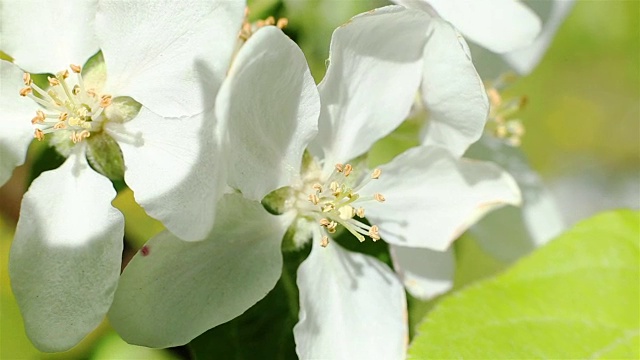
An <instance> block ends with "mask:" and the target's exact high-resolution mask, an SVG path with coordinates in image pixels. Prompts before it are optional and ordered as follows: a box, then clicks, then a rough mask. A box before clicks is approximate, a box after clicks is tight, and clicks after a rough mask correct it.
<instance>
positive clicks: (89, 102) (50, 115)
mask: <svg viewBox="0 0 640 360" xmlns="http://www.w3.org/2000/svg"><path fill="white" fill-rule="evenodd" d="M69 68H70V69H71V72H73V73H74V74H75V81H74V83H73V84H71V83H70V82H71V79H69V77H70V75H71V72H70V71H69V70H63V71H60V72H58V73H57V74H56V75H55V76H49V77H47V80H48V83H49V88H48V89H47V90H46V91H45V90H43V89H42V88H40V87H39V86H38V85H36V84H35V83H34V82H33V80H32V79H31V74H29V73H24V75H23V77H22V80H23V82H24V84H25V86H26V87H24V88H22V89H20V96H24V97H29V98H30V99H32V100H33V101H34V102H36V103H37V104H38V105H39V106H40V109H38V110H36V116H35V117H34V118H32V119H31V124H33V126H34V127H35V131H34V137H35V138H36V139H38V140H39V141H42V140H44V139H45V135H47V134H50V133H53V132H61V131H62V132H66V133H67V136H68V139H69V140H71V141H72V142H73V143H79V142H81V141H83V140H84V139H86V138H88V137H89V136H91V132H92V131H96V130H98V129H99V128H100V126H101V124H102V121H103V120H104V115H103V111H104V109H105V108H107V107H109V106H110V105H111V103H112V96H111V95H108V94H100V95H99V94H98V91H97V90H96V89H93V88H85V84H84V81H83V78H82V74H81V71H82V68H81V67H80V66H79V65H73V64H71V65H70V66H69Z"/></svg>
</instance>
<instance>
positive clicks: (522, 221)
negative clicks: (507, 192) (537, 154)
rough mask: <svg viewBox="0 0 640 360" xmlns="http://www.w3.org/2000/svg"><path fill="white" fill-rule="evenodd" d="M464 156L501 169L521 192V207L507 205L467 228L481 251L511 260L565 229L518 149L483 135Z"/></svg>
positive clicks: (533, 172)
mask: <svg viewBox="0 0 640 360" xmlns="http://www.w3.org/2000/svg"><path fill="white" fill-rule="evenodd" d="M467 155H468V156H469V157H472V158H476V159H481V160H489V161H492V162H494V163H496V164H498V165H500V166H502V167H503V168H505V169H506V170H507V171H508V172H509V173H511V174H513V177H514V179H515V180H516V182H517V183H518V186H519V187H520V189H521V191H522V197H523V199H522V207H519V208H516V207H513V206H507V207H505V208H502V209H499V210H497V211H494V212H492V213H490V214H488V215H487V216H486V217H485V218H484V219H482V220H481V221H480V222H478V223H477V224H476V225H474V226H473V227H472V228H471V231H472V232H473V234H474V236H475V237H476V238H477V239H478V242H479V243H480V245H481V246H482V247H483V248H484V249H485V250H487V251H489V252H490V253H491V254H492V255H494V256H496V257H497V258H499V259H503V260H505V261H514V260H516V259H518V258H520V257H522V256H524V255H526V254H528V253H529V252H531V251H532V250H533V249H535V248H536V247H538V246H540V245H543V244H545V243H546V242H547V241H549V240H551V239H552V238H554V237H556V236H557V235H558V234H560V233H561V232H562V231H563V230H564V229H565V227H566V224H565V222H564V220H563V218H562V216H561V214H560V210H559V209H558V207H557V204H556V202H555V199H553V197H552V196H551V193H550V192H549V190H548V189H547V188H546V186H545V185H544V183H543V181H542V179H541V178H540V176H539V175H538V174H537V173H536V172H535V171H534V170H533V169H532V168H531V167H530V165H529V163H528V161H527V159H526V157H525V154H524V153H523V152H522V150H520V149H518V148H514V147H512V146H509V145H507V144H505V143H504V142H503V141H501V140H499V139H495V138H493V137H490V136H484V137H483V138H482V139H481V140H480V141H478V142H477V143H475V144H474V145H473V146H472V147H471V148H470V149H469V152H468V153H467Z"/></svg>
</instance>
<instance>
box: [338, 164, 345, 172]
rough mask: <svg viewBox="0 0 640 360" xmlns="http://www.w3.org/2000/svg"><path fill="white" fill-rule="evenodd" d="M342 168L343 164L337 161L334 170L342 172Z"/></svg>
mask: <svg viewBox="0 0 640 360" xmlns="http://www.w3.org/2000/svg"><path fill="white" fill-rule="evenodd" d="M343 169H344V165H342V164H340V163H337V164H336V171H337V172H342V170H343Z"/></svg>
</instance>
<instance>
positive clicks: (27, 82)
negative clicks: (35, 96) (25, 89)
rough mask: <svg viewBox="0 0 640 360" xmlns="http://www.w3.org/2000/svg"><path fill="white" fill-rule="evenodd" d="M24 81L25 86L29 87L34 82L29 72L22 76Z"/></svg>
mask: <svg viewBox="0 0 640 360" xmlns="http://www.w3.org/2000/svg"><path fill="white" fill-rule="evenodd" d="M22 81H24V84H25V85H27V86H29V85H31V82H32V80H31V74H29V73H27V72H26V73H24V75H22Z"/></svg>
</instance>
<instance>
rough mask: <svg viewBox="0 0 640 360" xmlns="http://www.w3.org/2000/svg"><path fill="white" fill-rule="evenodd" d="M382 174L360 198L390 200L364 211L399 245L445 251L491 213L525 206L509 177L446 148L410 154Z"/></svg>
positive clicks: (369, 204) (371, 205)
mask: <svg viewBox="0 0 640 360" xmlns="http://www.w3.org/2000/svg"><path fill="white" fill-rule="evenodd" d="M380 168H381V169H382V176H380V178H379V179H378V180H375V181H372V182H370V183H369V184H368V185H367V186H366V187H365V188H364V189H363V190H361V191H360V192H365V191H366V193H374V192H378V193H382V194H383V195H384V197H385V198H386V201H385V202H384V203H379V202H377V201H372V202H371V203H367V204H366V205H363V206H364V207H365V209H366V216H367V218H368V219H369V220H370V221H371V222H372V223H373V224H376V225H378V226H379V227H380V234H381V235H382V238H383V239H384V240H385V241H387V242H389V243H391V244H394V245H400V246H408V247H421V248H428V249H432V250H440V251H444V250H446V249H447V248H448V247H449V245H450V244H451V243H452V242H453V241H454V240H455V239H456V238H457V237H458V236H460V235H461V234H462V233H463V232H464V231H465V230H466V229H467V228H469V226H471V225H473V224H474V223H475V222H476V221H477V220H478V219H480V218H481V217H482V216H484V214H486V213H487V212H489V211H490V210H493V209H495V208H498V207H501V206H503V205H506V204H511V205H518V204H520V191H519V190H518V187H517V185H516V183H515V181H514V180H513V178H511V176H510V175H509V174H507V173H506V172H505V171H503V170H502V169H500V168H499V167H497V166H495V165H494V164H492V163H485V162H480V161H470V160H466V159H457V158H455V157H454V156H453V155H451V154H450V153H448V152H447V151H446V150H444V149H442V148H437V147H416V148H413V149H409V150H408V151H406V152H404V153H403V154H401V155H399V156H398V157H396V158H395V159H393V160H392V161H391V162H390V163H388V164H386V165H384V166H381V167H380Z"/></svg>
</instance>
